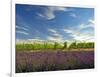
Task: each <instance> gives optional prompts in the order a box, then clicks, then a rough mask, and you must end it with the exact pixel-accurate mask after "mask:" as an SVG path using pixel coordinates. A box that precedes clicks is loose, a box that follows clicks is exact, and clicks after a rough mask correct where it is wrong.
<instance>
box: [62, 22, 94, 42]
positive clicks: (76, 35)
mask: <svg viewBox="0 0 100 77" xmlns="http://www.w3.org/2000/svg"><path fill="white" fill-rule="evenodd" d="M88 22H89V21H88ZM75 28H77V29H75ZM75 28H66V29H63V31H64V32H65V33H68V34H69V36H72V37H73V38H72V39H74V40H80V41H93V40H94V31H93V32H91V31H90V30H88V29H89V28H93V29H94V25H93V24H92V23H89V24H87V23H86V24H85V23H84V24H80V25H79V26H77V27H75ZM83 29H86V30H85V31H82V30H83Z"/></svg>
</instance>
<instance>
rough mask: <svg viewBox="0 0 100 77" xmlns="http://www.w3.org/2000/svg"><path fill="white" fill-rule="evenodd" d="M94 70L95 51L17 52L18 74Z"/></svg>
mask: <svg viewBox="0 0 100 77" xmlns="http://www.w3.org/2000/svg"><path fill="white" fill-rule="evenodd" d="M88 68H94V51H93V50H88V51H69V52H68V51H67V52H63V51H62V50H56V52H52V51H51V50H48V51H45V52H43V51H41V52H34V51H33V52H29V51H28V52H27V51H23V52H16V73H23V72H39V71H55V70H72V69H88Z"/></svg>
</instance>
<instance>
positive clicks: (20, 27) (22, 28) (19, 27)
mask: <svg viewBox="0 0 100 77" xmlns="http://www.w3.org/2000/svg"><path fill="white" fill-rule="evenodd" d="M16 28H17V29H21V30H25V31H28V28H26V27H22V26H18V25H16Z"/></svg>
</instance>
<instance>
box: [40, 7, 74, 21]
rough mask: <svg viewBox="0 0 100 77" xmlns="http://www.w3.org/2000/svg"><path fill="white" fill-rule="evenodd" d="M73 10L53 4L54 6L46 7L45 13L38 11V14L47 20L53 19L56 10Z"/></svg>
mask: <svg viewBox="0 0 100 77" xmlns="http://www.w3.org/2000/svg"><path fill="white" fill-rule="evenodd" d="M71 10H72V9H69V8H65V7H58V6H52V7H47V8H45V10H44V13H38V15H39V16H40V17H43V18H45V19H47V20H51V19H54V18H55V17H56V16H55V11H71Z"/></svg>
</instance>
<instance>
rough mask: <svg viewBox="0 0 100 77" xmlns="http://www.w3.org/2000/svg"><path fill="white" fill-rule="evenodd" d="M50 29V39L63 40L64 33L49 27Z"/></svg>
mask: <svg viewBox="0 0 100 77" xmlns="http://www.w3.org/2000/svg"><path fill="white" fill-rule="evenodd" d="M48 31H49V33H51V35H50V36H48V37H47V39H48V40H51V41H57V42H62V41H63V38H62V35H61V34H59V33H58V31H57V30H54V29H48Z"/></svg>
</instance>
